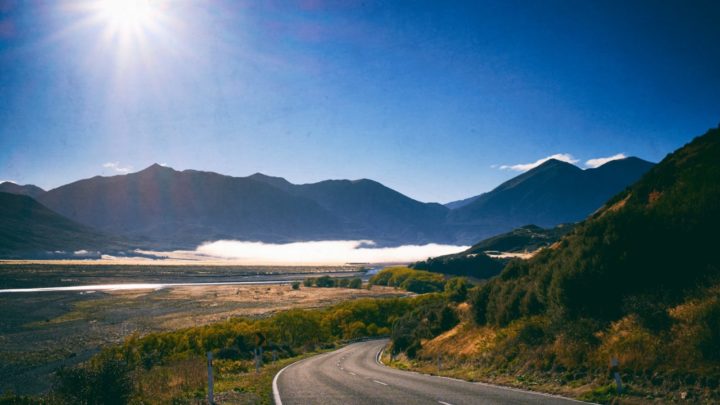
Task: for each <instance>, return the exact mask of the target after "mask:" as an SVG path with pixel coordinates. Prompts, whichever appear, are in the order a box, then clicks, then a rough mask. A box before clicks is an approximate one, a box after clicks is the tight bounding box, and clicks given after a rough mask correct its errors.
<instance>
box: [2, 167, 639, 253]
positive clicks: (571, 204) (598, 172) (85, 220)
mask: <svg viewBox="0 0 720 405" xmlns="http://www.w3.org/2000/svg"><path fill="white" fill-rule="evenodd" d="M651 166H652V163H649V162H645V161H643V160H641V159H637V158H628V159H623V160H620V161H613V162H610V163H607V164H605V165H603V166H601V167H600V168H597V169H588V170H581V169H579V168H577V167H575V166H573V165H570V164H567V163H564V162H558V161H548V162H546V163H545V164H543V165H541V166H539V167H537V168H535V169H532V170H530V171H528V172H526V173H523V174H521V175H520V176H517V177H515V178H513V179H511V180H509V181H507V182H505V183H503V184H501V185H500V186H498V187H497V188H496V189H495V190H493V191H491V192H489V193H485V194H482V195H480V196H476V197H472V198H471V199H472V200H473V201H471V202H470V203H469V204H467V205H465V206H462V207H460V208H456V209H452V210H451V209H449V208H448V207H446V206H443V205H441V204H437V203H424V202H420V201H417V200H414V199H412V198H410V197H407V196H405V195H403V194H401V193H399V192H397V191H395V190H392V189H390V188H388V187H386V186H384V185H382V184H380V183H378V182H376V181H373V180H369V179H360V180H326V181H321V182H318V183H310V184H293V183H290V182H289V181H287V180H286V179H284V178H281V177H273V176H268V175H265V174H262V173H256V174H253V175H251V176H248V177H232V176H226V175H222V174H218V173H213V172H204V171H197V170H184V171H177V170H174V169H172V168H169V167H165V166H161V165H158V164H154V165H152V166H150V167H148V168H146V169H144V170H142V171H139V172H136V173H130V174H126V175H117V176H110V177H102V176H95V177H93V178H89V179H84V180H79V181H76V182H73V183H70V184H67V185H64V186H61V187H58V188H56V189H53V190H50V191H47V192H42V193H38V194H36V198H37V200H38V202H40V203H41V204H43V205H45V206H46V207H48V208H50V209H51V210H53V211H55V212H57V213H58V214H61V215H63V216H65V217H67V218H68V219H70V220H72V221H74V222H77V223H79V224H83V225H84V226H87V227H90V228H93V229H97V230H98V231H99V232H103V233H107V234H114V235H122V236H123V237H125V238H129V239H131V240H141V241H142V240H144V241H147V244H148V246H150V247H153V248H194V247H196V246H197V245H199V244H201V243H203V242H206V241H213V240H219V239H237V240H249V241H262V242H273V243H286V242H294V241H310V240H350V239H353V240H360V239H363V240H365V239H368V240H374V241H375V242H377V243H378V244H379V245H380V246H396V245H404V244H426V243H447V244H468V245H469V244H474V243H475V242H477V241H478V240H481V239H484V238H486V237H489V236H493V235H497V234H499V233H502V232H507V231H510V230H512V229H514V228H516V227H518V226H521V225H524V224H527V223H536V224H540V225H541V226H544V227H548V226H554V225H557V224H559V223H565V222H574V221H577V220H579V219H582V218H584V217H586V216H587V215H589V214H590V213H592V212H593V211H595V210H596V209H598V208H599V207H600V206H601V205H602V203H603V202H604V201H605V200H607V198H609V197H610V196H611V195H613V194H615V193H617V192H619V191H621V190H622V189H624V188H625V187H626V186H628V185H629V184H631V183H632V182H633V181H634V180H635V179H636V178H637V177H639V176H640V175H642V173H644V171H646V170H647V169H648V168H649V167H651ZM641 172H642V173H641ZM24 187H31V186H24ZM16 191H17V192H24V190H18V189H16Z"/></svg>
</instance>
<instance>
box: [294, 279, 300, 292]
mask: <svg viewBox="0 0 720 405" xmlns="http://www.w3.org/2000/svg"><path fill="white" fill-rule="evenodd" d="M292 289H293V290H299V289H300V282H299V281H293V283H292Z"/></svg>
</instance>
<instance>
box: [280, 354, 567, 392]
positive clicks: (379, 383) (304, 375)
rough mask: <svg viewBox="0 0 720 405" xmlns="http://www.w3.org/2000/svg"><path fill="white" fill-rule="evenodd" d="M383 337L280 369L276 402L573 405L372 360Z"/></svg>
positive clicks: (374, 358)
mask: <svg viewBox="0 0 720 405" xmlns="http://www.w3.org/2000/svg"><path fill="white" fill-rule="evenodd" d="M386 343H387V340H373V341H367V342H360V343H355V344H352V345H349V346H346V347H344V348H342V349H340V350H336V351H334V352H331V353H325V354H321V355H318V356H314V357H311V358H308V359H305V360H302V361H299V362H297V363H294V364H291V365H290V366H288V367H286V368H285V369H283V370H281V371H280V372H279V373H278V374H277V375H276V376H275V381H273V394H274V395H275V402H276V405H280V404H282V405H294V404H303V405H305V404H346V405H351V404H402V405H414V404H433V405H438V404H444V405H461V404H528V403H532V404H571V403H572V404H577V403H578V402H579V401H575V400H571V399H565V398H561V397H556V396H550V395H544V394H536V393H531V392H527V391H521V390H515V389H510V388H503V387H498V386H491V385H486V384H479V383H471V382H465V381H459V380H454V379H450V378H443V377H432V376H428V375H423V374H417V373H411V372H407V371H400V370H396V369H393V368H390V367H386V366H384V365H381V364H380V363H378V362H377V356H378V353H379V352H380V350H382V348H383V347H384V346H385V344H386Z"/></svg>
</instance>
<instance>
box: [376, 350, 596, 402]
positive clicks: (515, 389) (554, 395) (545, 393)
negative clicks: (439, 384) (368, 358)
mask: <svg viewBox="0 0 720 405" xmlns="http://www.w3.org/2000/svg"><path fill="white" fill-rule="evenodd" d="M386 346H387V345H386ZM384 352H385V346H383V347H382V349H380V351H379V352H378V353H377V355H376V356H375V362H376V363H377V364H379V365H381V366H383V367H387V368H389V369H392V370H397V371H402V372H406V373H413V374H419V375H425V376H428V377H438V378H444V379H446V380H453V381H457V382H462V383H468V384H477V385H484V386H486V387H492V388H500V389H503V390H508V391H516V392H522V393H527V394H535V395H540V396H544V397H550V398H560V399H564V400H569V401H574V402H577V403H581V404H593V405H597V404H596V403H595V402H586V401H581V400H579V399H575V398H568V397H564V396H562V395H557V394H550V393H547V392H539V391H530V390H525V389H522V388H515V387H506V386H504V385H497V384H490V383H486V382H482V381H468V380H461V379H459V378H455V377H447V376H444V375H433V374H426V373H421V372H419V371H413V370H400V369H397V368H394V367H390V366H388V365H387V364H385V363H383V362H382V360H381V357H382V354H383V353H384Z"/></svg>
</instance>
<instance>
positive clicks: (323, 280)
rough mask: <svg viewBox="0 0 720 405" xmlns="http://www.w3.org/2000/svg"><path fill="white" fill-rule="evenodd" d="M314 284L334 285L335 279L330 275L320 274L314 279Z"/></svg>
mask: <svg viewBox="0 0 720 405" xmlns="http://www.w3.org/2000/svg"><path fill="white" fill-rule="evenodd" d="M315 285H316V286H318V287H325V288H327V287H335V280H333V279H332V277H330V276H322V277H318V278H317V280H315Z"/></svg>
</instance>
